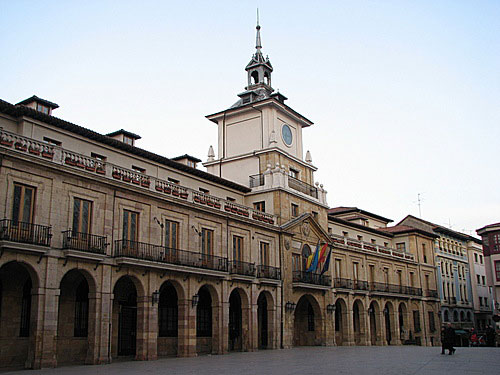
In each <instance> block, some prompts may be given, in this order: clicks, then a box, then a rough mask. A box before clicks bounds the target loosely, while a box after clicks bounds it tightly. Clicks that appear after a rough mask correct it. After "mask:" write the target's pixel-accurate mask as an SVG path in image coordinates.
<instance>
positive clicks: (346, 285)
mask: <svg viewBox="0 0 500 375" xmlns="http://www.w3.org/2000/svg"><path fill="white" fill-rule="evenodd" d="M333 286H334V287H335V288H342V289H352V290H368V283H367V282H366V281H360V280H350V279H342V278H335V279H333Z"/></svg>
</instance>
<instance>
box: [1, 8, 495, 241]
mask: <svg viewBox="0 0 500 375" xmlns="http://www.w3.org/2000/svg"><path fill="white" fill-rule="evenodd" d="M257 7H259V9H260V14H261V17H260V19H261V25H262V41H263V52H264V53H265V54H269V57H270V59H271V62H272V64H273V66H274V69H275V70H274V73H273V86H274V88H275V89H278V88H279V90H280V91H281V92H282V93H283V94H284V95H286V96H287V97H288V98H289V100H288V102H287V104H288V105H290V106H291V107H292V108H294V109H295V110H297V111H298V112H300V113H302V114H303V115H304V116H306V117H308V118H309V119H311V120H312V121H313V122H315V124H314V125H313V126H312V127H310V128H308V129H306V130H305V131H304V138H305V140H304V145H305V150H310V151H311V153H312V157H313V163H314V164H315V165H316V166H317V167H318V168H319V170H318V172H316V180H317V181H320V182H321V183H323V184H324V185H325V188H326V189H327V190H328V202H329V204H330V206H332V207H333V206H338V205H345V206H357V207H360V208H363V209H366V210H368V211H372V212H375V213H377V214H380V215H382V216H386V217H389V218H392V219H393V220H395V221H396V222H397V221H399V220H401V219H402V218H403V217H404V216H405V215H407V214H414V215H417V216H418V207H417V204H416V200H417V194H418V193H421V194H422V198H423V203H422V216H423V218H425V219H427V220H431V221H433V222H435V223H437V224H443V225H444V224H446V225H447V224H448V223H449V222H451V224H452V228H453V229H456V230H459V231H462V230H465V232H466V233H470V232H469V231H471V230H475V229H477V228H479V227H481V226H483V225H486V224H489V223H491V222H498V221H500V170H499V161H500V147H499V141H498V140H499V139H500V126H499V125H500V21H499V20H500V1H403V0H400V1H309V2H306V1H260V2H258V1H234V0H233V1H189V2H167V1H140V2H139V1H137V2H133V1H113V2H111V1H61V2H57V1H42V2H40V1H10V0H0V48H1V51H2V55H1V58H0V71H1V72H2V73H1V74H0V98H1V99H3V100H6V101H8V102H11V103H17V102H18V101H20V100H22V99H25V98H27V97H29V96H31V95H33V94H36V95H38V96H40V97H42V98H45V99H48V100H51V101H54V102H56V103H58V104H59V105H60V106H61V108H59V109H57V110H56V111H55V112H54V115H55V116H57V117H60V118H63V119H65V120H68V121H71V122H74V123H76V124H79V125H82V126H85V127H88V128H90V129H93V130H96V131H99V132H102V133H106V132H110V131H113V130H117V129H120V128H124V129H127V130H129V131H132V132H135V133H138V134H140V135H141V136H142V137H143V139H141V140H140V141H139V143H138V146H139V147H142V148H146V149H148V150H151V151H154V152H157V153H159V154H162V155H165V156H169V157H173V156H177V155H180V154H184V153H189V154H192V155H194V156H197V157H199V158H200V159H203V160H206V155H207V150H208V146H209V145H211V144H212V145H214V147H215V146H216V137H217V130H216V126H215V125H214V124H212V123H211V122H209V121H208V120H206V119H205V118H204V116H205V115H207V114H211V113H214V112H217V111H220V110H223V109H226V108H227V107H229V106H230V105H231V104H233V103H234V102H235V101H236V99H237V96H236V94H238V93H239V92H241V91H243V89H244V86H245V84H246V73H245V71H244V67H245V65H246V64H247V62H248V61H249V59H250V57H251V55H252V53H253V52H254V46H255V10H256V8H257ZM305 150H304V151H305Z"/></svg>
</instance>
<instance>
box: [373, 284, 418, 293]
mask: <svg viewBox="0 0 500 375" xmlns="http://www.w3.org/2000/svg"><path fill="white" fill-rule="evenodd" d="M368 287H369V289H370V291H372V292H384V293H395V294H407V295H410V296H421V295H422V289H421V288H414V287H411V286H404V285H396V284H386V283H369V284H368Z"/></svg>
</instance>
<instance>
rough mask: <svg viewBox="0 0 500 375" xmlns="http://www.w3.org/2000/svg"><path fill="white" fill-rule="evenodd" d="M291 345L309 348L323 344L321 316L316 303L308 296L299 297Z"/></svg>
mask: <svg viewBox="0 0 500 375" xmlns="http://www.w3.org/2000/svg"><path fill="white" fill-rule="evenodd" d="M293 344H294V345H295V346H311V345H322V344H324V337H323V315H322V313H321V309H320V306H319V303H318V301H317V300H316V298H314V297H313V296H312V295H310V294H305V295H303V296H302V297H300V299H299V301H298V302H297V306H296V308H295V312H294V329H293Z"/></svg>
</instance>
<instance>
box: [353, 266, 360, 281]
mask: <svg viewBox="0 0 500 375" xmlns="http://www.w3.org/2000/svg"><path fill="white" fill-rule="evenodd" d="M358 269H359V263H358V262H353V263H352V278H353V280H354V281H355V282H356V281H357V280H358V276H359V271H358Z"/></svg>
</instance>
